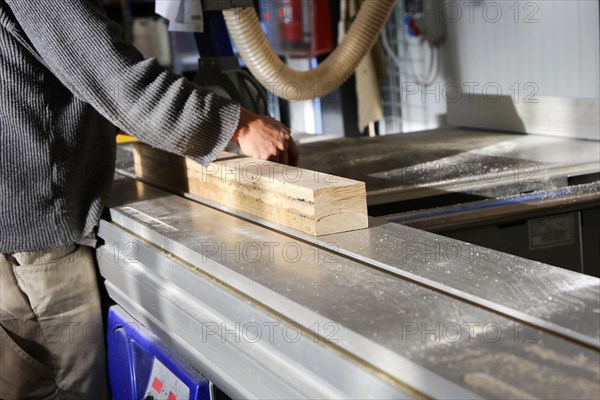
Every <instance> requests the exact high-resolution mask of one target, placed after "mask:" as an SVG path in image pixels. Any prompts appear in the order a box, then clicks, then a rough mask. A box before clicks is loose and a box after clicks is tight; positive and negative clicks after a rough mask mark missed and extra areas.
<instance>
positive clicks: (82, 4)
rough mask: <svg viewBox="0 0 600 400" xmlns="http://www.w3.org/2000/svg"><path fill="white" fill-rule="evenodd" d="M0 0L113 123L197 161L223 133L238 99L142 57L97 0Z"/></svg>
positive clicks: (218, 147) (221, 144)
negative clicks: (226, 97) (201, 85)
mask: <svg viewBox="0 0 600 400" xmlns="http://www.w3.org/2000/svg"><path fill="white" fill-rule="evenodd" d="M5 2H6V3H7V4H8V5H9V7H10V9H11V11H12V12H13V14H14V16H15V19H16V21H17V22H18V23H19V25H20V27H21V29H22V30H23V32H24V33H25V35H26V36H27V39H28V40H29V41H30V42H31V44H32V45H33V47H34V48H35V51H37V52H38V53H39V55H40V56H41V58H42V59H43V62H44V64H45V65H46V67H47V68H48V69H49V70H50V71H51V72H52V73H53V74H54V75H55V76H56V77H57V78H58V79H59V80H60V81H61V82H62V83H63V84H64V85H65V86H66V87H68V88H69V89H70V90H71V91H72V92H73V94H74V95H75V96H76V97H78V98H79V99H81V100H82V101H85V102H86V103H89V104H90V105H91V106H92V107H94V108H95V109H96V110H97V111H98V112H100V113H101V114H102V115H103V116H104V117H105V118H107V119H108V120H109V121H111V122H112V123H113V124H114V125H116V126H117V127H119V128H120V129H122V130H124V131H126V132H128V133H130V134H132V135H133V136H135V137H137V138H138V139H140V140H141V141H143V142H146V143H148V144H150V145H152V146H155V147H158V148H161V149H163V150H166V151H169V152H172V153H176V154H181V155H186V156H188V157H191V158H193V159H194V160H196V161H199V162H201V163H203V164H206V163H208V162H210V161H212V160H213V159H214V158H215V157H216V156H217V155H218V154H219V153H220V152H221V151H222V150H223V149H224V148H225V146H226V145H227V143H228V142H229V140H230V139H231V137H232V135H233V133H234V131H235V129H236V128H237V125H238V122H239V115H240V106H239V105H238V104H236V103H234V102H231V101H229V100H227V99H225V98H222V97H220V96H217V95H216V94H214V93H212V92H209V91H207V90H204V89H202V88H200V87H198V86H197V85H195V84H193V83H192V82H190V81H188V80H186V79H185V78H182V77H180V76H177V75H175V74H172V73H171V72H169V71H168V70H167V69H165V68H163V67H162V66H160V65H159V64H158V62H157V61H156V59H144V57H143V56H142V55H141V54H140V53H139V52H138V51H137V50H136V49H135V47H133V46H132V45H131V44H129V43H126V42H124V41H122V40H120V39H119V28H118V25H117V24H115V23H114V22H112V21H110V19H109V18H108V17H107V16H106V14H105V13H104V10H103V8H102V6H101V4H100V3H99V1H98V0H52V1H40V0H5Z"/></svg>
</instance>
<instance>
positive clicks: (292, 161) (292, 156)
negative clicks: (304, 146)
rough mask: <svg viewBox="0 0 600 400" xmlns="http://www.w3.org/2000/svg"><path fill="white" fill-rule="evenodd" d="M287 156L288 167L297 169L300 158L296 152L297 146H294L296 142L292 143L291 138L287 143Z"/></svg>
mask: <svg viewBox="0 0 600 400" xmlns="http://www.w3.org/2000/svg"><path fill="white" fill-rule="evenodd" d="M287 156H288V160H289V165H291V166H294V167H297V166H298V161H300V156H299V152H298V146H296V142H294V139H293V138H290V142H289V143H288V151H287Z"/></svg>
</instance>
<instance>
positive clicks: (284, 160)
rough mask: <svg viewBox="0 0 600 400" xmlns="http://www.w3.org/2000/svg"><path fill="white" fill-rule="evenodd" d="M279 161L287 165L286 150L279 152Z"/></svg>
mask: <svg viewBox="0 0 600 400" xmlns="http://www.w3.org/2000/svg"><path fill="white" fill-rule="evenodd" d="M279 162H280V163H281V164H283V165H288V162H289V160H288V152H287V150H285V151H282V152H281V153H279Z"/></svg>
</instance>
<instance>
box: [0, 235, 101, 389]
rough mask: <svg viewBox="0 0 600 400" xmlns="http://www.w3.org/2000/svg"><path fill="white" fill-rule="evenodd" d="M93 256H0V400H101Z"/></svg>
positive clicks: (74, 252) (83, 250)
mask: <svg viewBox="0 0 600 400" xmlns="http://www.w3.org/2000/svg"><path fill="white" fill-rule="evenodd" d="M105 364H106V361H105V351H104V329H103V326H102V311H101V307H100V296H99V292H98V286H97V280H96V271H95V261H94V252H93V250H92V249H91V248H89V247H77V246H76V245H72V246H65V247H60V248H56V249H51V250H48V251H39V252H32V253H16V254H0V398H1V399H7V400H8V399H11V400H12V399H45V398H51V399H55V398H56V399H106V398H107V397H108V393H107V388H108V386H107V381H106V365H105Z"/></svg>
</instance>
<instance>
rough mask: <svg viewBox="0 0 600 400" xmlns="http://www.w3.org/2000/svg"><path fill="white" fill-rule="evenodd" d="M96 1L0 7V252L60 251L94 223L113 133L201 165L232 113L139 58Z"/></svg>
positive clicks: (221, 143) (226, 131) (223, 137)
mask: <svg viewBox="0 0 600 400" xmlns="http://www.w3.org/2000/svg"><path fill="white" fill-rule="evenodd" d="M119 37H120V32H119V28H118V26H117V25H116V24H115V23H113V22H111V21H110V20H109V19H108V18H107V17H106V15H105V13H104V11H103V9H102V7H101V5H100V3H99V1H98V0H0V96H1V99H0V253H14V252H22V251H34V250H41V249H45V248H50V247H56V246H60V245H64V244H70V243H74V242H77V241H79V240H80V239H81V238H83V237H84V236H86V235H88V234H89V233H90V232H91V231H92V230H93V228H94V226H95V225H96V224H97V223H98V219H99V216H100V213H101V211H102V207H103V203H104V200H105V199H106V196H107V194H108V191H109V189H110V185H111V181H112V176H113V169H114V162H115V134H116V129H115V126H117V127H119V128H121V129H123V130H124V131H126V132H128V133H130V134H132V135H134V136H136V137H137V138H139V139H140V140H142V141H144V142H146V143H148V144H151V145H153V146H156V147H158V148H161V149H164V150H167V151H170V152H173V153H177V154H183V155H187V156H189V157H191V158H193V159H195V160H196V161H199V162H201V163H207V162H210V161H211V160H212V159H214V158H215V157H216V155H217V154H218V153H219V152H220V151H221V150H223V149H224V148H225V146H226V145H227V143H228V142H229V140H230V138H231V136H232V135H233V132H234V130H235V129H236V128H237V125H238V122H239V114H240V107H239V105H237V104H234V103H232V102H230V101H228V100H225V99H223V98H220V97H218V96H216V95H214V94H212V93H210V92H207V91H204V90H202V89H200V88H198V87H197V86H195V85H194V84H192V83H190V82H189V81H187V80H185V79H183V78H181V77H179V76H176V75H174V74H171V73H169V72H168V71H167V70H165V69H164V68H162V67H161V66H160V65H159V64H158V63H157V61H156V60H154V59H148V60H146V59H144V58H143V57H142V55H141V54H140V53H139V52H138V51H137V50H136V49H135V48H134V47H133V46H131V45H130V44H127V43H125V42H123V41H121V40H120V39H119Z"/></svg>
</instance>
